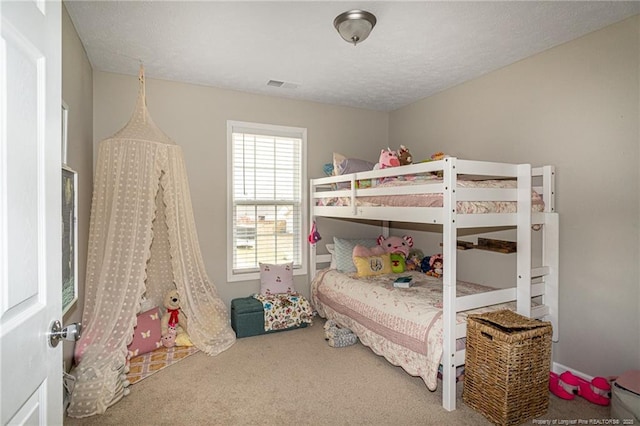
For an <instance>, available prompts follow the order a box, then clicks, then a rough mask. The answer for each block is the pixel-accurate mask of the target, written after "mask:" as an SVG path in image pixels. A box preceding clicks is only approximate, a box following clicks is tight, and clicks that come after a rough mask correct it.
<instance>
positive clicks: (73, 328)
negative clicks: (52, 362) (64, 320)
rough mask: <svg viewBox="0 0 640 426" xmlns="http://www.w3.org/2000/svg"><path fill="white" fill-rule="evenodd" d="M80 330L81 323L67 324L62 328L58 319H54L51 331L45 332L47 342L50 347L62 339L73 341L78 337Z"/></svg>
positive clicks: (56, 344)
mask: <svg viewBox="0 0 640 426" xmlns="http://www.w3.org/2000/svg"><path fill="white" fill-rule="evenodd" d="M81 332H82V324H81V323H79V322H76V323H73V324H69V325H68V326H66V327H65V328H62V324H61V323H60V321H58V320H55V321H54V322H52V323H51V331H49V333H47V335H48V336H49V344H50V345H51V347H52V348H55V347H56V346H58V343H59V342H60V340H62V339H64V340H69V341H71V342H75V341H76V340H78V339H79V338H80V333H81Z"/></svg>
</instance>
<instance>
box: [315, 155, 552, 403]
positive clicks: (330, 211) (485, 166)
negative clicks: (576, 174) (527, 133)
mask: <svg viewBox="0 0 640 426" xmlns="http://www.w3.org/2000/svg"><path fill="white" fill-rule="evenodd" d="M436 173H439V174H440V176H441V179H439V180H425V181H421V180H420V179H415V177H416V176H425V175H435V174H436ZM554 175H555V172H554V168H553V166H543V167H536V168H532V167H531V166H530V165H529V164H505V163H495V162H486V161H469V160H462V159H457V158H445V159H443V160H439V161H433V162H427V163H419V164H413V165H408V166H401V167H394V168H387V169H382V170H373V171H367V172H362V173H354V174H349V175H342V176H331V177H325V178H319V179H312V180H311V182H310V185H311V187H310V214H311V220H312V221H315V220H317V218H319V217H331V218H346V219H361V220H380V221H382V226H383V235H388V222H389V221H394V222H414V223H423V224H425V223H426V224H436V225H440V226H441V232H442V253H443V257H444V275H443V277H442V285H443V289H442V291H443V294H442V331H443V342H442V344H443V346H442V358H441V363H442V369H443V370H442V405H443V407H444V408H445V409H446V410H448V411H452V410H455V408H456V367H457V366H460V365H463V364H464V357H465V351H464V349H462V350H458V351H456V339H458V338H462V337H465V336H466V323H464V322H463V323H462V324H459V323H458V321H457V314H458V313H459V312H464V311H468V310H472V309H477V308H481V307H487V306H491V305H496V304H501V303H505V302H514V301H515V303H516V310H517V312H518V313H519V314H521V315H524V316H526V317H529V318H539V319H544V320H547V321H551V323H552V326H553V341H557V339H558V266H559V265H558V254H559V250H558V233H559V229H558V226H559V223H558V214H557V213H556V212H555V205H554V191H555V189H554ZM400 176H403V177H404V178H406V179H408V180H411V181H414V182H412V184H411V185H404V186H400V187H393V186H389V187H385V186H382V185H378V186H375V185H374V186H372V187H362V186H364V185H358V183H362V182H365V181H366V180H373V181H374V182H375V181H376V180H380V179H385V178H394V179H395V178H397V177H400ZM482 179H508V180H512V181H515V185H514V186H513V187H512V188H473V187H464V188H463V187H461V185H459V182H460V181H462V180H482ZM359 186H361V187H360V188H359ZM345 187H346V189H336V188H345ZM532 190H533V191H535V192H536V193H538V194H540V196H541V197H542V199H543V201H544V207H543V208H541V209H540V210H541V211H536V212H532ZM433 194H442V202H441V207H411V206H403V207H385V206H377V205H374V204H373V203H372V202H370V201H369V200H372V199H373V198H369V197H378V196H390V195H393V196H399V195H412V196H417V197H420V196H422V195H433ZM336 197H342V198H340V199H341V200H343V201H342V202H341V203H338V204H339V205H326V204H329V203H327V202H326V201H327V200H330V199H332V200H334V199H335V198H336ZM345 197H346V198H345ZM365 197H367V198H365ZM345 199H346V202H345V201H344V200H345ZM476 201H482V202H484V201H495V202H506V203H507V204H511V205H512V206H513V207H514V208H513V209H512V210H513V212H501V213H486V212H485V213H481V214H473V213H461V212H460V206H461V204H459V203H465V202H476ZM319 204H325V205H319ZM501 211H502V210H501ZM505 226H506V227H515V228H516V236H517V253H516V256H517V260H516V262H517V266H516V283H515V285H514V287H512V288H506V289H498V290H493V291H488V292H484V293H479V294H474V295H467V296H460V297H457V296H456V283H457V277H456V266H457V253H456V251H457V250H456V241H457V236H458V229H462V228H484V227H505ZM532 229H535V230H539V231H540V232H542V244H541V245H542V253H540V256H541V262H542V266H539V267H535V268H532V232H533V231H532ZM310 254H311V256H310V262H311V264H310V270H311V271H312V272H311V276H312V279H313V277H315V276H316V274H317V273H318V272H319V271H320V270H322V269H323V267H321V265H323V264H326V263H327V262H329V261H330V259H331V255H328V254H317V253H316V247H315V246H312V248H311V251H310ZM532 298H535V300H536V301H538V302H539V303H536V304H533V305H532Z"/></svg>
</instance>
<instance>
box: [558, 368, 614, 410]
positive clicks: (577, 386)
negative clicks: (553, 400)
mask: <svg viewBox="0 0 640 426" xmlns="http://www.w3.org/2000/svg"><path fill="white" fill-rule="evenodd" d="M549 391H551V393H553V394H554V395H556V396H557V397H559V398H562V399H568V400H571V399H574V398H575V396H576V395H578V396H581V397H583V398H584V399H586V400H587V401H589V402H592V403H594V404H597V405H603V406H607V405H609V403H610V401H611V385H610V384H609V382H608V381H607V379H605V378H604V377H594V378H593V379H592V380H591V381H590V382H588V381H586V380H585V379H583V378H582V377H578V376H576V375H575V374H573V373H571V372H570V371H565V372H564V373H562V374H560V375H558V374H556V373H554V372H553V371H552V372H550V373H549Z"/></svg>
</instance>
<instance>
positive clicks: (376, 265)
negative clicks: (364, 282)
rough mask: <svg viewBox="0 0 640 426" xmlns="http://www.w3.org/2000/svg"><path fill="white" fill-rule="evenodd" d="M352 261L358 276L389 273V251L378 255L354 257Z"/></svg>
mask: <svg viewBox="0 0 640 426" xmlns="http://www.w3.org/2000/svg"><path fill="white" fill-rule="evenodd" d="M353 262H354V263H355V265H356V269H357V272H358V276H359V277H371V276H374V275H382V274H390V273H391V256H390V254H389V253H385V254H381V255H379V256H369V257H354V258H353Z"/></svg>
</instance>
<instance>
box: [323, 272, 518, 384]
mask: <svg viewBox="0 0 640 426" xmlns="http://www.w3.org/2000/svg"><path fill="white" fill-rule="evenodd" d="M399 275H412V276H413V286H412V287H410V288H395V287H394V286H393V281H394V280H395V279H396V278H397V277H398V276H399ZM456 288H457V295H458V296H464V295H469V294H475V293H481V292H484V291H488V290H493V289H492V288H490V287H486V286H481V285H479V284H472V283H466V282H458V284H457V287H456ZM442 295H443V292H442V279H440V278H434V277H429V276H427V275H425V274H423V273H419V272H415V271H410V272H405V273H403V274H389V275H378V276H374V277H367V278H357V277H355V274H344V273H341V272H338V271H337V270H335V269H326V270H323V271H321V272H320V273H318V275H317V276H316V277H315V278H314V281H313V282H312V284H311V299H312V300H311V301H312V304H313V305H314V307H315V308H316V310H317V311H318V314H319V315H320V316H322V317H325V318H331V319H334V320H336V321H338V322H339V323H340V324H342V325H344V326H346V327H349V328H351V329H352V330H353V331H354V332H355V333H356V334H357V336H358V337H359V338H360V341H361V342H362V343H363V344H364V345H366V346H369V347H370V348H371V349H372V350H373V351H374V352H375V353H376V354H378V355H382V356H384V357H385V358H386V359H387V360H388V361H389V362H391V363H392V364H394V365H398V366H400V367H402V368H403V369H405V370H406V371H407V372H408V373H409V374H411V375H414V376H419V377H421V378H422V379H423V380H424V382H425V384H426V385H427V387H428V388H429V389H430V390H435V389H436V388H437V375H438V366H439V365H440V359H441V357H442V341H443V331H442ZM505 307H507V308H511V309H514V308H515V304H502V305H496V306H493V307H487V308H481V309H476V310H473V311H470V312H473V313H480V312H487V311H490V310H494V309H498V308H505ZM465 319H466V314H465V313H459V314H458V316H457V322H458V323H462V322H464V321H465ZM461 340H462V339H461ZM461 345H462V346H463V345H464V342H463V341H460V342H458V349H461Z"/></svg>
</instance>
